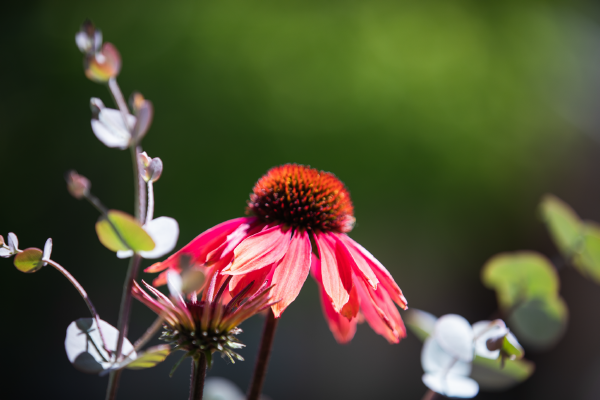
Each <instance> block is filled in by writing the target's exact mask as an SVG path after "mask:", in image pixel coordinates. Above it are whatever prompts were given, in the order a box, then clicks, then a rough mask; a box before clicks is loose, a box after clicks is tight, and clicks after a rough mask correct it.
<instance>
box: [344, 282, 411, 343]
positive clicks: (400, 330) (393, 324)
mask: <svg viewBox="0 0 600 400" xmlns="http://www.w3.org/2000/svg"><path fill="white" fill-rule="evenodd" d="M354 284H355V287H356V289H357V292H358V296H359V297H360V309H361V311H362V313H363V315H364V316H365V319H366V320H367V322H368V323H369V325H370V326H371V328H373V330H374V331H375V332H376V333H378V334H380V335H381V336H383V337H384V338H386V339H387V341H388V342H390V343H398V342H399V341H400V339H402V338H404V337H406V328H405V327H404V322H402V318H401V317H400V313H399V312H398V309H397V308H396V306H395V305H394V302H393V301H392V300H391V298H390V296H389V295H388V293H387V292H386V290H385V289H384V288H383V286H380V287H378V288H377V290H373V289H372V288H371V287H370V286H368V285H366V284H365V283H364V281H362V279H356V277H355V279H354Z"/></svg>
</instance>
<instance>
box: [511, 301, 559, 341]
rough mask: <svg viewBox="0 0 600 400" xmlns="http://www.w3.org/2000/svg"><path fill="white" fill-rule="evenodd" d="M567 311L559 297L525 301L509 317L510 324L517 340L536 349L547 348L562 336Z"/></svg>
mask: <svg viewBox="0 0 600 400" xmlns="http://www.w3.org/2000/svg"><path fill="white" fill-rule="evenodd" d="M568 315H569V311H568V308H567V305H566V304H565V302H564V300H563V299H562V298H561V297H558V296H556V297H548V298H545V299H534V300H532V301H528V302H525V303H523V304H521V305H519V306H518V307H517V308H515V310H514V312H513V313H512V314H511V315H510V317H509V322H510V326H511V327H512V329H513V332H514V333H515V335H517V337H518V338H519V340H521V341H522V342H523V343H524V344H526V345H529V346H530V347H532V348H536V349H547V348H549V347H551V346H553V345H554V344H556V342H558V340H559V339H560V338H561V337H562V335H563V333H564V332H565V329H566V327H567V320H568Z"/></svg>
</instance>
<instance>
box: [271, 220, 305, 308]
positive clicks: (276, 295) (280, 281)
mask: <svg viewBox="0 0 600 400" xmlns="http://www.w3.org/2000/svg"><path fill="white" fill-rule="evenodd" d="M311 253H312V249H311V245H310V239H309V238H308V233H306V231H296V232H295V233H294V236H293V237H292V240H291V242H290V247H289V249H288V251H287V253H285V256H283V258H282V259H281V261H280V262H279V264H277V266H276V267H275V272H274V273H273V284H274V285H275V287H274V288H273V289H272V290H271V297H272V298H273V299H274V300H279V299H281V301H279V303H277V304H274V305H273V306H272V307H271V309H272V310H273V315H275V318H279V317H280V316H281V313H283V311H284V310H285V309H286V308H287V306H289V305H290V303H291V302H292V301H294V300H295V299H296V297H298V294H299V293H300V289H302V285H304V282H305V281H306V278H307V277H308V271H310V255H311Z"/></svg>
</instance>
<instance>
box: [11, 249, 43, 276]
mask: <svg viewBox="0 0 600 400" xmlns="http://www.w3.org/2000/svg"><path fill="white" fill-rule="evenodd" d="M43 254H44V253H42V251H41V250H40V249H36V248H33V247H32V248H29V249H25V250H23V251H22V252H20V253H19V254H17V255H16V256H15V267H17V269H18V270H19V271H21V272H25V273H33V272H36V271H37V270H38V269H40V268H42V267H43V265H44V263H43V262H42V255H43Z"/></svg>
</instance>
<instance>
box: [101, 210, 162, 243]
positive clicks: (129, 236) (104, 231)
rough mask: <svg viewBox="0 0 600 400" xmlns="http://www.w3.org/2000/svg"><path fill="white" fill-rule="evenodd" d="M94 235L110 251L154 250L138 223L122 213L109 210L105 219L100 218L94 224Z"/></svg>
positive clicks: (151, 241)
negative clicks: (96, 235) (95, 234)
mask: <svg viewBox="0 0 600 400" xmlns="http://www.w3.org/2000/svg"><path fill="white" fill-rule="evenodd" d="M109 220H110V222H109ZM111 223H112V224H111ZM113 226H114V228H116V229H117V231H118V234H117V232H115V229H113ZM96 233H97V234H98V239H100V242H101V243H102V244H103V245H104V246H106V248H108V249H109V250H112V251H119V250H122V251H124V250H133V251H135V252H140V251H150V250H152V249H154V241H153V240H152V238H151V237H150V235H148V233H147V232H146V231H145V230H144V229H143V228H142V226H141V225H140V223H139V222H137V221H136V219H135V218H134V217H132V216H131V215H129V214H126V213H124V212H122V211H117V210H110V211H109V212H108V214H107V217H104V216H102V217H100V219H99V220H98V222H97V223H96Z"/></svg>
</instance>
